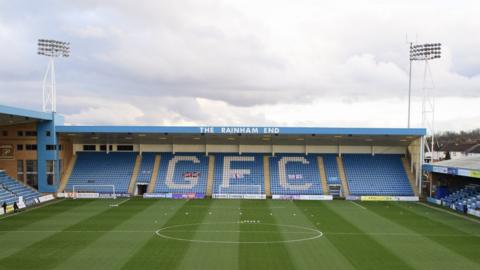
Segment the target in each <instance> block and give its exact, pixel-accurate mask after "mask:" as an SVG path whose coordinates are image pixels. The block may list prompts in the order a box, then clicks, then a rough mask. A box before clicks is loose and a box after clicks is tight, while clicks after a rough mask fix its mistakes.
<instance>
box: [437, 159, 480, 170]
mask: <svg viewBox="0 0 480 270" xmlns="http://www.w3.org/2000/svg"><path fill="white" fill-rule="evenodd" d="M433 165H435V166H442V167H451V168H459V169H469V170H478V171H480V157H465V158H458V159H450V160H444V161H439V162H435V163H434V164H433Z"/></svg>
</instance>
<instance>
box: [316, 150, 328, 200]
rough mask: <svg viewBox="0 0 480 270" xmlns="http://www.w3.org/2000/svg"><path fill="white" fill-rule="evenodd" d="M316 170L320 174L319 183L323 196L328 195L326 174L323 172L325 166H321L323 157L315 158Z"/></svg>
mask: <svg viewBox="0 0 480 270" xmlns="http://www.w3.org/2000/svg"><path fill="white" fill-rule="evenodd" d="M317 163H318V170H319V172H320V181H321V182H322V190H323V195H328V185H327V174H326V172H325V164H323V157H320V156H318V157H317Z"/></svg>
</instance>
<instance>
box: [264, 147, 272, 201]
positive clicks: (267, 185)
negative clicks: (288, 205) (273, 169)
mask: <svg viewBox="0 0 480 270" xmlns="http://www.w3.org/2000/svg"><path fill="white" fill-rule="evenodd" d="M263 174H264V177H265V178H264V181H265V194H266V195H267V197H271V196H272V191H271V189H270V157H269V156H263Z"/></svg>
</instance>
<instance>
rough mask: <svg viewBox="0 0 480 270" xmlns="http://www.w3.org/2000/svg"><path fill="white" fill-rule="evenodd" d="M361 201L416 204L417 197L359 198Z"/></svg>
mask: <svg viewBox="0 0 480 270" xmlns="http://www.w3.org/2000/svg"><path fill="white" fill-rule="evenodd" d="M360 200H361V201H380V202H383V201H401V202H418V201H419V199H418V197H417V196H360Z"/></svg>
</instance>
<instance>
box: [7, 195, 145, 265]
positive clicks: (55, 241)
mask: <svg viewBox="0 0 480 270" xmlns="http://www.w3.org/2000/svg"><path fill="white" fill-rule="evenodd" d="M145 202H146V203H143V204H140V205H139V204H135V203H130V202H127V203H125V204H123V205H122V206H121V207H106V208H105V210H104V211H100V212H99V213H97V214H96V215H94V216H91V217H88V218H86V219H84V220H82V221H80V222H78V223H76V224H74V225H72V226H69V227H67V228H65V229H64V230H63V231H61V232H59V233H56V234H53V235H51V236H49V237H47V238H45V239H43V240H41V241H38V242H36V243H33V244H32V245H30V246H28V247H26V248H24V249H22V250H20V251H18V252H16V253H14V254H12V255H10V256H8V257H6V258H3V259H2V260H0V267H2V268H5V269H51V268H53V267H55V266H57V265H58V264H60V263H61V262H62V261H64V260H66V259H67V258H69V257H70V256H73V255H74V254H75V253H76V252H78V251H80V250H82V249H84V248H85V247H87V246H88V245H89V244H90V243H92V242H94V241H95V240H96V239H98V238H99V237H100V236H102V235H103V234H105V233H106V232H107V231H109V230H111V229H113V228H114V227H115V226H117V225H118V224H120V223H122V222H124V221H126V220H128V219H129V218H131V217H132V216H133V215H135V213H137V212H138V211H141V210H143V208H146V207H147V206H148V205H149V204H148V203H147V202H148V201H145ZM82 230H85V231H98V232H89V233H85V234H82V235H81V236H80V237H79V235H78V233H69V231H82Z"/></svg>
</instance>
